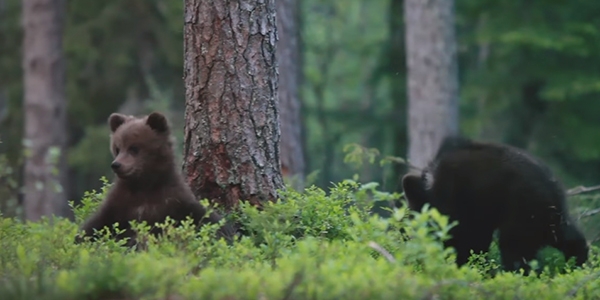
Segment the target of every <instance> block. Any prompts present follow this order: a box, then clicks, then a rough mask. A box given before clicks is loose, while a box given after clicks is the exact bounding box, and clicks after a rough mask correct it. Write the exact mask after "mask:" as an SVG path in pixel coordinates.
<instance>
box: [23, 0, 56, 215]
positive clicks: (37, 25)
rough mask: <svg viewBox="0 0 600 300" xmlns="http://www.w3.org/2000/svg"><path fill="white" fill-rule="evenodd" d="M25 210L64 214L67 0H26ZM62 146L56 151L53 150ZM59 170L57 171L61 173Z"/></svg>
mask: <svg viewBox="0 0 600 300" xmlns="http://www.w3.org/2000/svg"><path fill="white" fill-rule="evenodd" d="M22 5H23V26H24V42H23V73H24V74H23V76H24V93H25V99H24V110H25V146H26V147H27V148H28V150H27V152H28V155H27V157H26V160H25V174H24V181H25V192H24V194H25V195H24V203H25V216H26V218H27V219H28V220H32V221H35V220H39V219H40V218H41V217H42V216H49V215H51V214H56V215H64V214H66V210H67V199H66V198H65V197H66V196H65V195H66V193H65V189H66V184H67V182H66V180H65V179H66V175H67V172H66V160H65V151H66V138H67V127H66V122H67V119H66V100H65V62H64V57H63V47H62V40H63V20H64V14H65V13H64V7H65V3H64V1H63V0H23V2H22ZM55 150H58V151H60V154H59V155H58V156H55V155H54V154H56V153H57V152H56V151H55ZM57 171H58V174H57Z"/></svg>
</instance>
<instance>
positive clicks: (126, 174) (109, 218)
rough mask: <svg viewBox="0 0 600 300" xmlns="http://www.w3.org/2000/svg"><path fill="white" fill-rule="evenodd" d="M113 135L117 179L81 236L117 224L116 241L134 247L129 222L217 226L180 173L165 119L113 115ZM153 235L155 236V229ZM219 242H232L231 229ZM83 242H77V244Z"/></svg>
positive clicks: (215, 217)
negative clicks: (125, 240)
mask: <svg viewBox="0 0 600 300" xmlns="http://www.w3.org/2000/svg"><path fill="white" fill-rule="evenodd" d="M108 125H109V127H110V130H111V141H110V150H111V153H112V154H113V157H114V161H113V162H112V164H111V167H112V169H113V172H114V173H115V174H116V175H117V176H116V178H115V181H114V184H113V185H112V188H111V189H110V191H109V192H108V194H107V196H106V199H104V201H103V203H102V204H101V205H100V208H99V209H98V211H97V212H96V213H95V214H94V215H92V216H91V217H90V218H89V219H88V220H86V222H85V223H84V224H83V226H82V229H83V231H84V233H85V235H84V236H92V237H93V236H94V231H96V230H100V229H102V228H103V227H104V226H107V227H109V228H111V225H112V224H114V223H118V225H119V227H118V228H119V229H121V230H122V229H125V232H124V233H123V234H121V235H119V236H117V239H121V238H126V237H128V238H130V241H129V242H128V243H127V244H128V245H129V246H132V245H134V244H135V243H136V241H135V233H134V232H133V231H132V230H131V227H130V225H129V221H131V220H136V221H138V222H141V221H146V222H147V223H148V224H149V225H153V224H154V223H156V222H164V221H165V219H166V217H167V216H169V217H170V218H171V219H174V220H175V221H177V222H180V221H183V220H185V219H186V217H188V216H189V217H191V218H192V219H193V220H194V223H195V224H196V225H201V224H207V223H217V222H219V221H220V219H221V217H220V216H219V215H218V214H217V213H215V212H212V213H211V214H210V215H209V216H206V209H205V207H203V206H202V205H201V204H200V203H199V201H197V199H196V197H195V196H194V194H193V193H192V191H191V189H190V188H189V186H188V185H187V183H185V181H184V179H183V176H182V175H181V173H180V172H179V171H178V169H177V167H176V164H175V159H174V153H173V143H172V138H171V132H170V126H169V124H168V122H167V120H166V118H165V117H164V116H163V115H162V114H160V113H157V112H154V113H152V114H150V115H148V116H145V117H142V118H135V117H132V116H125V115H122V114H117V113H113V114H111V115H110V117H109V118H108ZM151 232H152V233H153V234H159V233H160V230H159V229H158V228H156V227H153V228H152V230H151ZM218 234H219V236H221V237H225V238H228V239H229V238H231V237H232V236H233V229H232V228H231V227H230V226H229V225H225V226H223V227H221V228H220V229H219V232H218ZM81 240H82V237H80V236H78V237H77V242H80V241H81Z"/></svg>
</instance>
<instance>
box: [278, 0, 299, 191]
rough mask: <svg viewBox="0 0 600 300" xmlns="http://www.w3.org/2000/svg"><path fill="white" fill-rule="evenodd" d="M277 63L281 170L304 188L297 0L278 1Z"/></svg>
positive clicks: (297, 187)
mask: <svg viewBox="0 0 600 300" xmlns="http://www.w3.org/2000/svg"><path fill="white" fill-rule="evenodd" d="M276 5H277V36H278V42H277V64H278V70H279V72H278V73H279V84H278V94H279V113H280V120H281V144H280V146H281V172H282V175H283V176H284V177H286V178H289V179H291V180H292V186H293V187H294V188H296V189H301V188H302V186H303V179H304V168H305V163H304V151H303V148H302V122H301V119H300V99H299V94H298V88H299V86H300V78H301V74H302V72H301V68H300V64H299V63H300V51H299V50H300V48H299V39H300V36H299V26H298V13H299V5H298V1H297V0H279V1H278V2H277V4H276Z"/></svg>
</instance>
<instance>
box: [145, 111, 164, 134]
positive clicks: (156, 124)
mask: <svg viewBox="0 0 600 300" xmlns="http://www.w3.org/2000/svg"><path fill="white" fill-rule="evenodd" d="M146 124H148V126H150V128H152V129H153V130H155V131H157V132H160V133H165V132H167V131H168V130H169V123H168V122H167V118H165V116H164V115H163V114H161V113H158V112H153V113H151V114H149V115H148V118H147V119H146Z"/></svg>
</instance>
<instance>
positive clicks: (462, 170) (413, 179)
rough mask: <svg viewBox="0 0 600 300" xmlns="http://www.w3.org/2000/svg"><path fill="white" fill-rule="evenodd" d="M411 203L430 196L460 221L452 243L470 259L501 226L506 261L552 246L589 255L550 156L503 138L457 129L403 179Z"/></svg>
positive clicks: (518, 261) (520, 261)
mask: <svg viewBox="0 0 600 300" xmlns="http://www.w3.org/2000/svg"><path fill="white" fill-rule="evenodd" d="M402 185H403V188H404V193H405V196H406V198H407V200H408V203H409V207H410V208H411V209H413V210H420V209H421V208H422V207H423V205H424V204H425V203H429V204H430V205H431V206H432V207H435V208H437V209H438V210H439V211H440V212H441V213H443V214H445V215H448V216H449V218H450V219H451V220H456V221H458V222H459V224H458V226H457V227H454V228H453V229H452V230H451V231H450V234H451V235H452V238H451V239H450V240H449V241H447V242H446V246H452V247H454V248H455V249H456V251H457V263H458V265H463V264H465V263H466V262H467V260H468V258H469V256H470V253H469V252H470V250H473V251H474V252H475V253H478V252H480V251H487V250H488V248H489V246H490V243H491V241H492V236H493V232H494V231H495V230H498V231H499V233H500V235H499V246H500V252H501V256H502V264H503V266H504V268H505V269H507V270H516V269H518V268H520V267H523V268H524V269H526V270H527V269H528V267H527V265H525V264H524V262H525V261H529V260H531V259H533V258H534V257H535V256H536V253H537V251H538V250H540V248H542V247H544V246H552V247H555V248H557V249H558V250H560V251H562V252H563V253H564V255H565V256H566V257H567V258H569V257H575V258H576V264H577V265H582V264H583V263H584V262H585V261H586V260H587V258H588V245H587V242H586V239H585V237H584V236H583V234H582V233H581V231H580V230H579V229H578V228H577V226H576V224H575V222H574V221H573V220H572V219H571V218H570V216H569V214H568V209H567V205H566V200H565V192H564V189H563V187H562V185H561V183H560V182H559V181H558V180H557V179H556V178H555V177H554V175H553V174H552V172H551V171H550V169H549V168H548V167H547V166H546V165H544V163H543V162H542V161H540V160H539V159H537V158H535V157H533V156H531V155H530V154H528V153H526V152H524V151H523V150H520V149H517V148H514V147H510V146H507V145H502V144H492V143H482V142H475V141H470V140H468V139H463V138H457V137H450V138H447V139H446V140H445V141H444V142H443V143H442V145H441V147H440V149H439V151H438V154H437V155H436V157H435V159H434V160H433V161H432V162H431V163H430V164H429V166H427V168H425V170H423V172H422V173H421V174H407V175H405V176H404V178H403V180H402Z"/></svg>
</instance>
